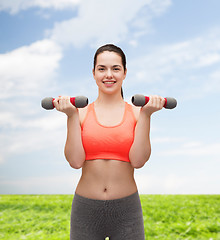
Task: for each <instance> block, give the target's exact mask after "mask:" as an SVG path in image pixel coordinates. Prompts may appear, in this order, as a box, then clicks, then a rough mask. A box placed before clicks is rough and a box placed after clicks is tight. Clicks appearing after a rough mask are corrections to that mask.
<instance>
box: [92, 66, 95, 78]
mask: <svg viewBox="0 0 220 240" xmlns="http://www.w3.org/2000/svg"><path fill="white" fill-rule="evenodd" d="M92 74H93V77H95V69H94V68H93V69H92Z"/></svg>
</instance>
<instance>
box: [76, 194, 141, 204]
mask: <svg viewBox="0 0 220 240" xmlns="http://www.w3.org/2000/svg"><path fill="white" fill-rule="evenodd" d="M139 199H140V198H139V193H138V191H137V192H135V193H133V194H131V195H129V196H126V197H123V198H117V199H109V200H99V199H92V198H86V197H83V196H80V195H78V194H76V193H75V194H74V200H76V201H79V202H81V203H83V204H89V205H90V204H92V205H93V206H94V205H97V206H101V205H107V204H111V205H120V204H122V205H123V204H124V203H126V204H128V203H129V202H131V203H132V202H134V201H136V200H139Z"/></svg>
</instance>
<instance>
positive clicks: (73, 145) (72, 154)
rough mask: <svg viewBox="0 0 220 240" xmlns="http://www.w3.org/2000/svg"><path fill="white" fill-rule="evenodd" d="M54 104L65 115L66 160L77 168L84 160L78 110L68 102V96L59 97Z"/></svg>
mask: <svg viewBox="0 0 220 240" xmlns="http://www.w3.org/2000/svg"><path fill="white" fill-rule="evenodd" d="M54 106H55V108H56V109H57V110H58V111H61V112H64V113H65V114H66V115H67V139H66V144H65V148H64V154H65V157H66V160H67V161H68V162H69V164H70V166H71V167H72V168H75V169H79V168H81V167H82V166H83V164H84V161H85V151H84V148H83V144H82V137H81V126H80V119H79V112H78V110H77V108H76V107H74V106H73V105H72V104H71V103H70V98H69V97H59V98H56V99H55V100H54Z"/></svg>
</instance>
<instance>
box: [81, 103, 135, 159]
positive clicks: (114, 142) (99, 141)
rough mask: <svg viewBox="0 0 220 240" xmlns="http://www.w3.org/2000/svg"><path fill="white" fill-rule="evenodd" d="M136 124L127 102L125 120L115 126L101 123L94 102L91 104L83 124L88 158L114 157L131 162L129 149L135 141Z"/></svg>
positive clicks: (82, 131)
mask: <svg viewBox="0 0 220 240" xmlns="http://www.w3.org/2000/svg"><path fill="white" fill-rule="evenodd" d="M135 126H136V119H135V116H134V113H133V109H132V106H131V105H129V104H128V103H127V102H125V112H124V116H123V120H122V121H121V123H119V124H118V125H115V126H103V125H102V124H100V123H99V122H98V120H97V117H96V113H95V109H94V102H93V103H91V104H89V106H88V109H87V114H86V118H85V120H84V121H83V123H82V126H81V134H82V143H83V147H84V150H85V153H86V160H95V159H112V160H119V161H125V162H130V160H129V151H130V148H131V145H132V143H133V141H134V131H135Z"/></svg>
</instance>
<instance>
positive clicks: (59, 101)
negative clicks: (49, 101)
mask: <svg viewBox="0 0 220 240" xmlns="http://www.w3.org/2000/svg"><path fill="white" fill-rule="evenodd" d="M53 104H54V107H55V108H56V110H57V111H60V112H63V113H65V114H66V115H67V116H68V117H72V116H73V115H74V114H75V113H76V112H77V108H76V107H75V106H74V105H73V104H72V103H71V102H70V97H68V96H63V97H62V96H59V97H58V98H55V99H54V101H53Z"/></svg>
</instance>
